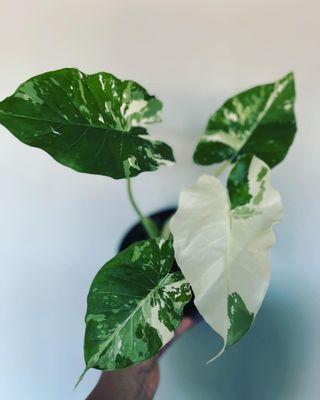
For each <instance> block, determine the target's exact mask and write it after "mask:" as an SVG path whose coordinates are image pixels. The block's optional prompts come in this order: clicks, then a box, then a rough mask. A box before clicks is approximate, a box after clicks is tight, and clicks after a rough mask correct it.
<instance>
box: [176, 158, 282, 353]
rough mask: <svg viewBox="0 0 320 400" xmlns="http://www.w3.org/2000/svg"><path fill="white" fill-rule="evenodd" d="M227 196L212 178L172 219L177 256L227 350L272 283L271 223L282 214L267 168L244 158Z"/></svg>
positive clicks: (183, 200)
mask: <svg viewBox="0 0 320 400" xmlns="http://www.w3.org/2000/svg"><path fill="white" fill-rule="evenodd" d="M228 188H229V196H230V200H231V204H230V201H229V198H228V197H229V196H228V193H227V191H226V190H225V188H224V187H223V185H222V184H221V182H220V181H219V180H218V179H217V178H215V177H214V176H208V175H203V176H201V177H200V178H199V180H198V181H197V183H196V185H195V186H193V187H191V188H188V189H185V190H183V191H182V193H181V196H180V201H179V208H178V211H177V213H176V214H175V216H174V217H173V218H172V220H171V231H172V233H173V236H174V249H175V257H176V260H177V262H178V265H179V267H180V268H181V271H182V272H183V274H184V276H185V277H186V280H187V281H188V282H190V284H191V287H192V289H193V291H194V294H195V304H196V306H197V308H198V309H199V311H200V313H201V314H202V316H203V317H204V319H205V320H206V321H207V322H208V323H209V324H210V325H211V326H212V328H213V329H214V330H215V331H216V332H217V333H218V334H219V335H221V336H222V338H223V339H224V346H223V350H224V349H225V348H226V347H229V346H231V345H232V344H234V343H235V342H237V341H238V340H239V339H241V337H242V336H243V335H244V334H245V333H246V332H247V331H248V329H249V328H250V326H251V324H252V321H253V319H254V317H255V315H256V314H257V312H258V310H259V308H260V306H261V303H262V300H263V298H264V296H265V293H266V291H267V288H268V285H269V276H270V264H269V260H268V250H269V248H270V247H271V245H272V244H273V243H274V234H273V231H272V225H273V223H275V222H276V221H278V220H279V219H280V217H281V214H282V204H281V198H280V195H279V193H278V192H277V191H276V190H275V189H274V188H273V187H272V186H271V183H270V170H269V167H268V166H267V165H266V164H265V163H264V162H263V161H261V160H259V159H258V158H256V157H253V158H252V157H251V156H246V157H245V158H243V159H242V160H241V161H239V162H238V163H236V165H235V167H234V169H233V171H232V172H231V175H230V178H229V182H228Z"/></svg>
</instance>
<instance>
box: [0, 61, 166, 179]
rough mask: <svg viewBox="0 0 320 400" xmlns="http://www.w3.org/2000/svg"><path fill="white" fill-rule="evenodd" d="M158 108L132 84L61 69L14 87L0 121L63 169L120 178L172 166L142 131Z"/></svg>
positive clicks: (163, 148) (157, 143)
mask: <svg viewBox="0 0 320 400" xmlns="http://www.w3.org/2000/svg"><path fill="white" fill-rule="evenodd" d="M161 108H162V104H161V102H160V101H159V100H158V99H156V98H155V97H154V96H151V95H149V94H148V93H147V91H146V90H145V89H143V88H142V87H141V86H140V85H139V84H137V83H136V82H133V81H121V80H120V79H118V78H116V77H115V76H113V75H112V74H108V73H105V72H100V73H97V74H93V75H86V74H84V73H82V72H81V71H79V70H77V69H73V68H65V69H61V70H57V71H52V72H47V73H44V74H41V75H38V76H36V77H34V78H31V79H30V80H28V81H27V82H25V83H23V84H22V85H20V86H19V87H18V89H17V90H16V92H15V93H14V94H13V95H12V96H10V97H8V98H6V99H5V100H3V101H2V102H1V103H0V123H1V124H3V125H4V126H5V127H7V128H8V129H9V130H10V131H11V132H12V133H13V134H14V135H15V136H16V137H17V138H18V139H19V140H20V141H22V142H23V143H25V144H27V145H30V146H33V147H37V148H41V149H43V150H44V151H46V152H47V153H48V154H50V155H51V156H52V157H53V158H54V159H55V160H56V161H58V162H59V163H61V164H63V165H65V166H68V167H70V168H72V169H74V170H76V171H78V172H85V173H90V174H98V175H105V176H110V177H112V178H114V179H120V178H125V177H134V176H136V175H138V174H140V173H141V172H144V171H153V170H156V169H157V168H158V167H159V166H160V165H170V164H171V163H173V162H174V156H173V152H172V149H171V147H170V146H168V145H167V144H165V143H163V142H160V141H156V140H152V138H150V137H149V135H148V133H147V131H146V129H145V126H147V125H148V124H150V123H154V122H158V121H160V117H159V111H160V110H161Z"/></svg>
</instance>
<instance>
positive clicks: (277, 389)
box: [156, 299, 311, 400]
mask: <svg viewBox="0 0 320 400" xmlns="http://www.w3.org/2000/svg"><path fill="white" fill-rule="evenodd" d="M305 329H306V324H304V318H303V314H302V312H300V310H299V307H297V306H296V304H295V303H293V302H292V303H291V302H288V299H286V300H284V299H281V300H280V299H278V300H277V301H275V299H273V301H270V300H268V299H266V301H265V303H264V305H263V308H262V310H261V312H260V313H259V314H258V316H257V318H256V321H255V324H254V327H253V328H252V329H251V331H250V332H249V333H248V334H247V336H246V338H244V339H243V340H242V341H241V342H239V343H238V344H237V345H235V346H234V347H233V348H232V349H230V350H229V351H226V352H225V353H224V355H222V356H221V357H220V358H218V359H217V360H216V361H215V362H213V363H211V364H209V365H206V364H205V361H206V360H208V359H209V358H210V357H211V356H212V355H214V354H215V351H218V349H219V348H220V346H221V343H220V339H219V338H218V336H217V335H215V334H214V333H212V330H211V328H210V327H209V326H208V325H207V324H205V323H204V322H202V323H200V324H199V325H198V326H197V327H195V328H194V329H193V331H190V332H189V333H187V334H186V335H185V336H184V337H183V338H182V339H180V341H179V342H177V343H176V344H175V345H174V346H173V347H172V348H171V351H169V352H168V353H166V354H165V356H164V359H163V360H162V362H161V382H162V384H163V385H162V386H160V388H159V391H158V394H157V396H156V399H158V400H162V399H164V398H166V399H168V400H170V399H173V398H176V399H182V398H183V399H184V400H189V399H196V398H197V399H201V400H206V399H208V400H209V399H210V400H243V399H245V400H257V399H259V400H270V399H272V400H287V399H288V400H289V399H290V400H291V399H293V398H295V397H294V394H296V393H297V387H298V385H299V380H300V379H299V378H300V376H301V373H302V371H303V370H304V362H305V361H306V360H307V359H308V357H310V354H308V351H310V347H311V346H308V343H306V342H305V341H304V337H305V335H304V333H303V332H304V331H305ZM172 371H174V372H172ZM169 380H170V381H171V380H172V382H170V383H169V382H168V381H169ZM169 390H170V391H169ZM173 392H175V395H174V396H173Z"/></svg>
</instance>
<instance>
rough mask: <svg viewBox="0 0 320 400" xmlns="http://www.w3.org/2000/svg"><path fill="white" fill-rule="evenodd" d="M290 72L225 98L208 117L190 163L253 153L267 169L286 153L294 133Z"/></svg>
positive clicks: (231, 159) (292, 87) (232, 157)
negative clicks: (278, 78) (272, 80)
mask: <svg viewBox="0 0 320 400" xmlns="http://www.w3.org/2000/svg"><path fill="white" fill-rule="evenodd" d="M294 100H295V86H294V76H293V74H292V73H290V74H288V75H286V76H285V77H283V78H282V79H280V80H279V81H276V82H274V83H271V84H267V85H261V86H256V87H254V88H252V89H249V90H247V91H245V92H242V93H240V94H238V95H236V96H234V97H232V98H230V99H229V100H227V101H226V102H225V103H224V104H223V106H222V107H221V108H219V110H218V111H216V112H215V113H214V114H213V115H212V117H211V118H210V119H209V122H208V125H207V128H206V131H205V133H204V135H203V136H202V137H201V138H200V141H199V143H198V145H197V148H196V150H195V153H194V156H193V159H194V162H195V163H197V164H201V165H211V164H215V163H219V162H221V161H224V160H230V161H232V162H234V161H236V160H237V158H238V157H239V156H241V155H244V154H251V155H255V156H257V157H258V158H260V159H261V160H263V161H264V162H266V163H267V164H268V166H269V167H270V168H272V167H274V166H275V165H277V164H279V163H280V162H281V161H282V160H283V159H284V158H285V156H286V154H287V152H288V150H289V147H290V145H291V144H292V142H293V139H294V136H295V133H296V121H295V115H294Z"/></svg>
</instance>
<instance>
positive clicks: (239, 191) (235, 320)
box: [0, 68, 296, 378]
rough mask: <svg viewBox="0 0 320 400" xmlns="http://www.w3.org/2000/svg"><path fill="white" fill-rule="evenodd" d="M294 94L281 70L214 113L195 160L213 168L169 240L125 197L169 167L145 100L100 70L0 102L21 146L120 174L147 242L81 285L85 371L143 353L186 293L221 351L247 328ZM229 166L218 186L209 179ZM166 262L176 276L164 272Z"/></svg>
mask: <svg viewBox="0 0 320 400" xmlns="http://www.w3.org/2000/svg"><path fill="white" fill-rule="evenodd" d="M294 98H295V92H294V79H293V74H292V73H291V74H288V75H287V76H285V77H284V78H282V79H280V80H279V81H277V82H275V83H272V84H268V85H262V86H258V87H255V88H253V89H250V90H248V91H246V92H243V93H240V94H239V95H237V96H234V97H232V98H231V99H229V100H228V101H227V102H226V103H225V104H224V105H223V106H222V107H221V108H220V109H219V110H218V111H217V112H216V113H214V114H213V116H212V117H211V118H210V120H209V122H208V125H207V128H206V131H205V133H204V135H203V136H202V137H201V138H200V142H199V144H198V145H197V148H196V150H195V153H194V161H195V162H196V163H198V164H203V165H211V164H214V163H220V162H222V161H223V163H222V165H221V167H219V168H218V170H216V171H215V173H214V174H211V175H203V176H201V177H200V178H199V179H198V181H197V182H196V184H195V185H194V186H193V187H191V188H188V189H184V190H183V191H182V193H181V196H180V201H179V207H178V210H177V213H176V214H175V216H174V217H173V218H172V220H171V224H170V227H171V232H172V234H169V235H168V234H167V233H166V234H164V233H162V234H161V233H160V232H159V230H158V228H157V226H156V225H155V224H154V222H153V221H152V220H151V219H149V218H147V217H145V216H144V215H143V214H142V212H141V211H140V209H139V208H138V206H137V204H136V202H135V199H134V196H133V193H132V190H131V179H132V178H133V177H135V176H137V175H138V174H140V173H141V172H144V171H153V170H156V169H157V168H158V167H159V166H161V165H170V164H172V163H173V162H174V156H173V151H172V149H171V147H170V146H168V145H167V144H165V143H163V142H161V141H157V140H154V139H152V138H151V136H149V134H148V131H147V126H148V125H149V124H151V123H154V122H158V121H160V117H159V112H160V110H161V108H162V104H161V102H160V101H159V100H158V99H157V98H156V97H154V96H152V95H150V94H149V93H148V92H147V91H146V90H145V89H144V88H143V87H142V86H140V85H139V84H138V83H136V82H134V81H122V80H120V79H118V78H116V77H115V76H114V75H112V74H109V73H106V72H100V73H96V74H93V75H86V74H84V73H82V72H81V71H79V70H77V69H74V68H65V69H61V70H58V71H51V72H47V73H44V74H41V75H38V76H35V77H34V78H31V79H29V80H28V81H26V82H25V83H23V84H22V85H20V86H19V87H18V89H17V90H16V91H15V92H14V93H13V95H11V96H10V97H8V98H6V99H5V100H3V101H2V102H0V123H1V124H2V125H4V126H5V127H7V128H8V129H9V130H10V131H11V132H12V134H13V135H14V136H16V137H17V138H18V139H19V140H20V141H22V142H23V143H25V144H28V145H30V146H33V147H37V148H40V149H42V150H44V151H46V152H47V153H48V154H50V155H51V156H52V157H53V158H54V159H55V160H57V161H58V162H59V163H61V164H63V165H65V166H68V167H70V168H72V169H74V170H75V171H79V172H84V173H90V174H99V175H105V176H108V177H111V178H114V179H121V178H124V179H126V180H127V183H128V185H127V187H128V195H129V199H130V201H131V203H132V206H133V207H134V209H135V211H136V212H137V214H138V216H139V217H140V220H141V223H142V225H143V226H144V228H145V230H146V232H147V233H148V235H149V237H150V239H148V240H143V241H141V242H137V243H134V244H132V245H131V246H129V247H128V248H127V249H125V250H124V251H122V252H120V253H119V254H117V255H116V256H115V257H114V258H112V259H111V260H110V261H108V262H107V263H106V264H105V265H104V266H103V267H102V268H101V269H100V271H99V272H98V273H97V275H96V277H95V278H94V280H93V282H92V285H91V287H90V290H89V295H88V305H87V314H86V332H85V341H84V342H85V343H84V353H85V361H86V368H85V371H84V372H86V371H87V370H88V369H89V368H97V369H100V370H117V369H121V368H125V367H128V366H130V365H133V364H135V363H138V362H141V361H144V360H146V359H149V358H150V357H152V356H154V355H155V354H156V353H157V352H158V351H159V350H160V349H161V348H162V347H163V346H164V345H165V344H166V343H168V341H170V340H171V338H172V337H173V335H174V332H175V330H176V328H177V327H178V326H179V324H180V322H181V319H182V318H183V308H184V306H185V305H186V304H187V303H188V302H189V301H190V299H191V288H192V290H193V292H194V295H195V304H196V306H197V308H198V310H199V312H200V313H201V314H202V315H203V317H204V319H205V320H206V321H207V322H208V323H209V324H210V325H211V326H212V327H213V329H215V330H216V331H217V332H218V333H219V334H220V335H221V336H222V338H223V339H224V345H223V349H222V350H224V349H225V348H228V347H230V346H231V345H233V344H234V343H236V342H237V341H238V340H239V339H241V337H242V336H243V335H244V334H245V333H246V332H247V331H248V329H249V328H250V326H251V325H252V322H253V320H254V317H255V315H256V313H257V311H258V310H259V308H260V306H261V303H262V301H263V298H264V296H265V293H266V290H267V288H268V285H269V276H270V265H269V261H268V250H269V248H270V246H271V245H272V244H273V242H274V234H273V231H272V225H273V224H274V223H275V222H277V221H278V220H279V219H280V217H281V213H282V204H281V198H280V195H279V193H278V192H277V191H276V190H275V189H274V188H273V187H272V185H271V183H270V168H272V167H274V166H275V165H277V164H278V163H279V162H280V161H282V160H283V159H284V157H285V156H286V154H287V152H288V149H289V147H290V145H291V143H292V141H293V138H294V135H295V131H296V123H295V117H294V108H293V106H294ZM232 164H234V165H233V167H232V169H231V171H230V174H229V178H228V182H227V189H225V188H224V186H223V185H222V183H221V182H220V180H219V179H218V177H217V176H218V175H219V174H220V173H221V172H222V171H223V170H224V169H225V168H227V167H228V165H232ZM161 236H163V237H161ZM174 257H175V258H176V260H177V262H178V265H179V267H180V269H181V272H170V271H171V267H172V263H173V260H174ZM82 376H83V375H82ZM82 376H81V378H82Z"/></svg>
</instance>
